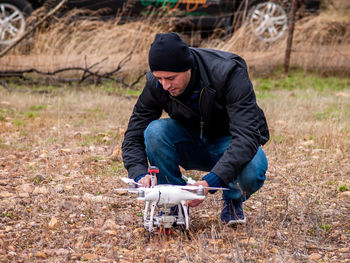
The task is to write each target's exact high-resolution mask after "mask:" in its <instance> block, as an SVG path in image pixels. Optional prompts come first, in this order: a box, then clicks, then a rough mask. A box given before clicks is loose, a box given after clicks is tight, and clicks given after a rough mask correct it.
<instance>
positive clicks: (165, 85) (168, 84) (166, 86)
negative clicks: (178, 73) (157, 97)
mask: <svg viewBox="0 0 350 263" xmlns="http://www.w3.org/2000/svg"><path fill="white" fill-rule="evenodd" d="M161 84H162V86H163V89H164V90H168V89H169V88H170V86H171V85H170V82H169V81H166V80H163V81H161Z"/></svg>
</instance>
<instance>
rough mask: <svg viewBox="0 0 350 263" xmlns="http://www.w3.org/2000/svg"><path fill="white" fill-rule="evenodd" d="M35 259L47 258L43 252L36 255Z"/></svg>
mask: <svg viewBox="0 0 350 263" xmlns="http://www.w3.org/2000/svg"><path fill="white" fill-rule="evenodd" d="M36 257H37V258H41V259H46V258H47V256H46V254H45V253H44V252H41V251H39V252H37V253H36Z"/></svg>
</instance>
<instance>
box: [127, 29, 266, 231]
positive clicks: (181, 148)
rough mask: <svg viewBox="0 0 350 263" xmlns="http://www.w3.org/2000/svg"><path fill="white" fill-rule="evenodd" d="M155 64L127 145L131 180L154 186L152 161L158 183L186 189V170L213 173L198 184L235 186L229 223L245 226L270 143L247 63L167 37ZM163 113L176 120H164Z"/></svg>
mask: <svg viewBox="0 0 350 263" xmlns="http://www.w3.org/2000/svg"><path fill="white" fill-rule="evenodd" d="M149 66H150V69H151V72H149V73H148V74H147V83H146V85H145V88H144V90H143V91H142V93H141V95H140V96H139V98H138V100H137V103H136V105H135V107H134V110H133V113H132V115H131V117H130V121H129V125H128V129H127V131H126V133H125V138H124V142H123V145H122V150H123V162H124V165H125V167H126V169H127V170H128V173H129V177H130V178H133V179H135V181H138V182H139V183H141V184H143V185H144V186H146V187H149V186H150V184H151V176H150V175H149V174H147V167H148V161H149V163H150V165H154V166H157V167H158V168H159V170H160V172H159V174H158V178H157V180H158V184H177V185H185V184H186V181H185V180H184V179H183V178H182V175H181V172H180V168H179V166H181V167H183V168H184V169H186V170H191V169H192V170H193V169H195V170H201V171H207V172H208V173H207V174H206V175H205V176H204V177H203V178H202V180H201V181H198V182H196V185H203V186H211V187H221V186H223V187H229V188H230V190H227V191H223V199H224V204H223V210H222V212H221V220H222V222H223V223H225V224H228V225H233V224H237V223H244V222H245V220H246V218H245V217H244V214H243V210H242V202H243V201H245V200H246V199H247V198H249V196H250V195H251V194H252V193H254V192H256V191H257V190H258V189H259V188H260V187H262V185H263V183H264V180H265V172H266V170H267V160H266V157H265V154H264V152H263V150H262V149H261V147H260V145H263V144H265V143H266V142H267V141H268V139H269V132H268V127H267V124H266V120H265V116H264V113H263V111H262V110H261V109H260V108H259V107H258V105H257V104H256V98H255V93H254V90H253V87H252V84H251V82H250V80H249V76H248V73H247V67H246V64H245V62H244V60H243V59H242V58H241V57H239V56H237V55H235V54H231V53H228V52H223V51H219V50H212V49H201V48H190V47H188V46H187V44H186V43H185V42H184V41H183V40H182V39H181V38H180V37H179V36H178V35H177V34H175V33H165V34H157V35H156V37H155V40H154V42H153V43H152V45H151V48H150V51H149ZM163 111H165V112H166V113H168V115H169V117H170V118H163V119H159V118H160V117H161V115H162V112H163ZM207 192H208V191H206V194H207ZM201 201H202V200H194V201H188V202H187V205H188V206H191V207H194V206H197V205H198V204H199V203H201Z"/></svg>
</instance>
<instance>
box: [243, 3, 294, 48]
mask: <svg viewBox="0 0 350 263" xmlns="http://www.w3.org/2000/svg"><path fill="white" fill-rule="evenodd" d="M287 25H288V18H287V14H286V12H285V11H284V9H283V8H282V7H281V6H280V5H278V4H276V3H271V2H266V3H261V4H259V5H257V6H256V7H255V8H254V9H253V10H252V13H251V15H250V26H251V28H252V30H253V32H254V34H255V35H256V36H257V37H258V38H259V39H261V40H264V41H266V42H273V41H276V40H277V39H279V38H280V37H281V36H282V35H283V34H284V32H285V30H286V28H287Z"/></svg>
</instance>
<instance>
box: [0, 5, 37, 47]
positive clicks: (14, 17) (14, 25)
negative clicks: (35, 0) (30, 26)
mask: <svg viewBox="0 0 350 263" xmlns="http://www.w3.org/2000/svg"><path fill="white" fill-rule="evenodd" d="M32 12H33V8H32V6H31V5H30V3H28V2H27V1H26V0H0V46H1V45H5V46H6V45H10V44H12V43H13V42H15V41H16V40H17V39H18V38H20V37H21V35H22V34H23V33H24V32H25V19H26V17H28V16H29V15H30V14H31V13H32Z"/></svg>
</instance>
